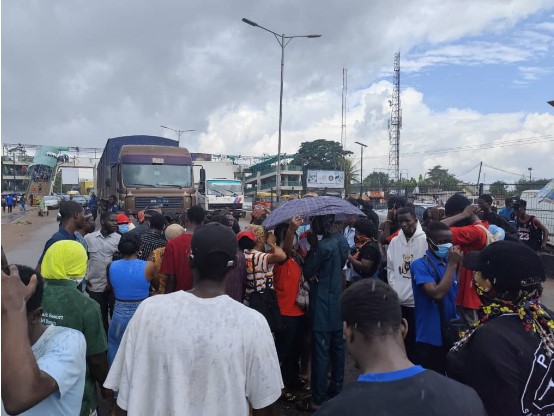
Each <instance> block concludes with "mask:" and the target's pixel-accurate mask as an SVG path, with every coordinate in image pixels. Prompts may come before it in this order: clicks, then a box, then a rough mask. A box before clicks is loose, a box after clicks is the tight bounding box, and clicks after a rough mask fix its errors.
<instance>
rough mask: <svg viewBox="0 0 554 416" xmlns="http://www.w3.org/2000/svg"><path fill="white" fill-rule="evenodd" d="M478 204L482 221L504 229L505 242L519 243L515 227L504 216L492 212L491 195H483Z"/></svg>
mask: <svg viewBox="0 0 554 416" xmlns="http://www.w3.org/2000/svg"><path fill="white" fill-rule="evenodd" d="M477 204H478V205H479V209H480V210H481V212H479V213H478V215H479V219H480V220H483V221H487V222H488V223H489V224H493V225H496V226H497V227H500V228H502V229H503V230H504V232H505V233H506V236H505V237H504V239H505V240H510V241H519V237H518V235H517V230H516V229H515V227H513V226H511V225H510V223H509V222H508V221H507V220H506V218H504V217H503V216H502V215H499V214H497V213H496V212H493V211H492V196H490V195H489V194H483V195H481V196H480V197H479V199H478V200H477Z"/></svg>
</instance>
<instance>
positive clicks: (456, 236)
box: [450, 221, 489, 309]
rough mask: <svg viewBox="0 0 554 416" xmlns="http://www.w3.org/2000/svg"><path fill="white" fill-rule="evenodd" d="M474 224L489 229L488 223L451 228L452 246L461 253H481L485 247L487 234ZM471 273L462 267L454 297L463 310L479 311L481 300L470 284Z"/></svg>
mask: <svg viewBox="0 0 554 416" xmlns="http://www.w3.org/2000/svg"><path fill="white" fill-rule="evenodd" d="M475 224H482V225H484V226H485V227H486V228H489V225H488V223H486V222H483V223H481V222H480V221H479V222H476V223H474V224H472V225H466V226H463V227H451V228H450V231H452V244H454V245H457V246H460V249H461V251H462V253H464V254H467V253H470V252H472V251H481V250H483V249H484V248H485V246H486V245H487V234H486V232H485V230H483V229H482V228H481V227H478V226H477V225H475ZM472 277H473V271H471V270H469V269H466V268H465V267H462V272H461V276H460V282H459V284H458V296H456V305H458V306H463V307H464V308H470V309H479V307H480V306H481V300H480V299H479V296H478V295H477V292H476V290H475V287H473V283H472Z"/></svg>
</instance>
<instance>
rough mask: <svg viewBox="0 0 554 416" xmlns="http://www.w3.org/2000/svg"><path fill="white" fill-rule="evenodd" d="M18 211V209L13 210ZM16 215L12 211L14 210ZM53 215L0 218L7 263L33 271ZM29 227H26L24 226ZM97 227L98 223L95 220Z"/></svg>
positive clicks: (552, 300) (548, 298)
mask: <svg viewBox="0 0 554 416" xmlns="http://www.w3.org/2000/svg"><path fill="white" fill-rule="evenodd" d="M17 210H18V209H17ZM14 211H16V210H14ZM56 213H57V211H55V210H52V211H50V215H49V216H48V217H42V218H41V217H38V216H37V212H36V208H34V209H32V210H31V211H29V212H27V213H22V212H14V213H12V214H4V213H3V214H2V245H3V246H4V249H5V251H6V256H7V258H8V261H9V263H19V264H26V265H30V266H32V267H34V266H35V265H36V262H37V260H38V258H39V256H40V254H41V253H42V249H43V247H44V243H45V242H46V240H48V238H49V237H50V236H51V235H52V234H53V233H54V232H56V231H57V222H56ZM28 223H30V224H28ZM247 224H248V221H246V220H244V219H242V220H241V221H240V225H241V228H243V227H245V226H246V225H247ZM97 227H99V220H98V219H97ZM543 303H544V304H545V305H546V306H547V307H549V308H551V309H554V280H548V281H547V282H545V284H544V294H543ZM358 375H359V371H358V370H357V369H356V368H355V365H354V362H353V361H352V359H351V357H350V356H349V355H348V354H347V356H346V366H345V378H344V382H345V384H348V383H351V382H352V381H354V380H356V378H357V377H358ZM293 393H294V394H295V395H297V396H298V397H302V396H304V395H306V394H309V392H306V391H303V390H296V391H294V392H293ZM277 406H278V412H277V414H279V415H283V416H296V415H304V414H307V413H305V412H300V411H298V410H296V409H295V404H294V403H285V402H281V401H279V402H278V404H277ZM109 409H110V403H109V402H108V401H105V400H102V401H101V406H100V415H101V416H105V415H109V413H110V412H109Z"/></svg>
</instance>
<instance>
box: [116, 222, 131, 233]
mask: <svg viewBox="0 0 554 416" xmlns="http://www.w3.org/2000/svg"><path fill="white" fill-rule="evenodd" d="M118 227H119V232H121V233H126V232H127V231H129V224H119V225H118Z"/></svg>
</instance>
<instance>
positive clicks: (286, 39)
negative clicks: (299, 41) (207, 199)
mask: <svg viewBox="0 0 554 416" xmlns="http://www.w3.org/2000/svg"><path fill="white" fill-rule="evenodd" d="M242 21H243V22H244V23H246V24H247V25H250V26H254V27H259V28H260V29H262V30H265V31H266V32H269V33H271V34H272V35H273V36H275V39H277V42H278V43H279V45H280V46H281V89H280V94H279V139H278V143H277V169H275V176H276V181H277V186H276V189H275V194H276V196H277V203H279V202H280V200H281V127H282V124H283V75H284V72H285V47H286V46H287V45H288V44H289V43H290V41H291V40H293V39H294V38H309V39H313V38H320V37H321V35H299V36H285V34H284V33H282V34H280V35H279V34H277V33H276V32H274V31H272V30H269V29H267V28H265V27H263V26H260V25H259V24H257V23H255V22H253V21H251V20H248V19H246V18H243V19H242Z"/></svg>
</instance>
